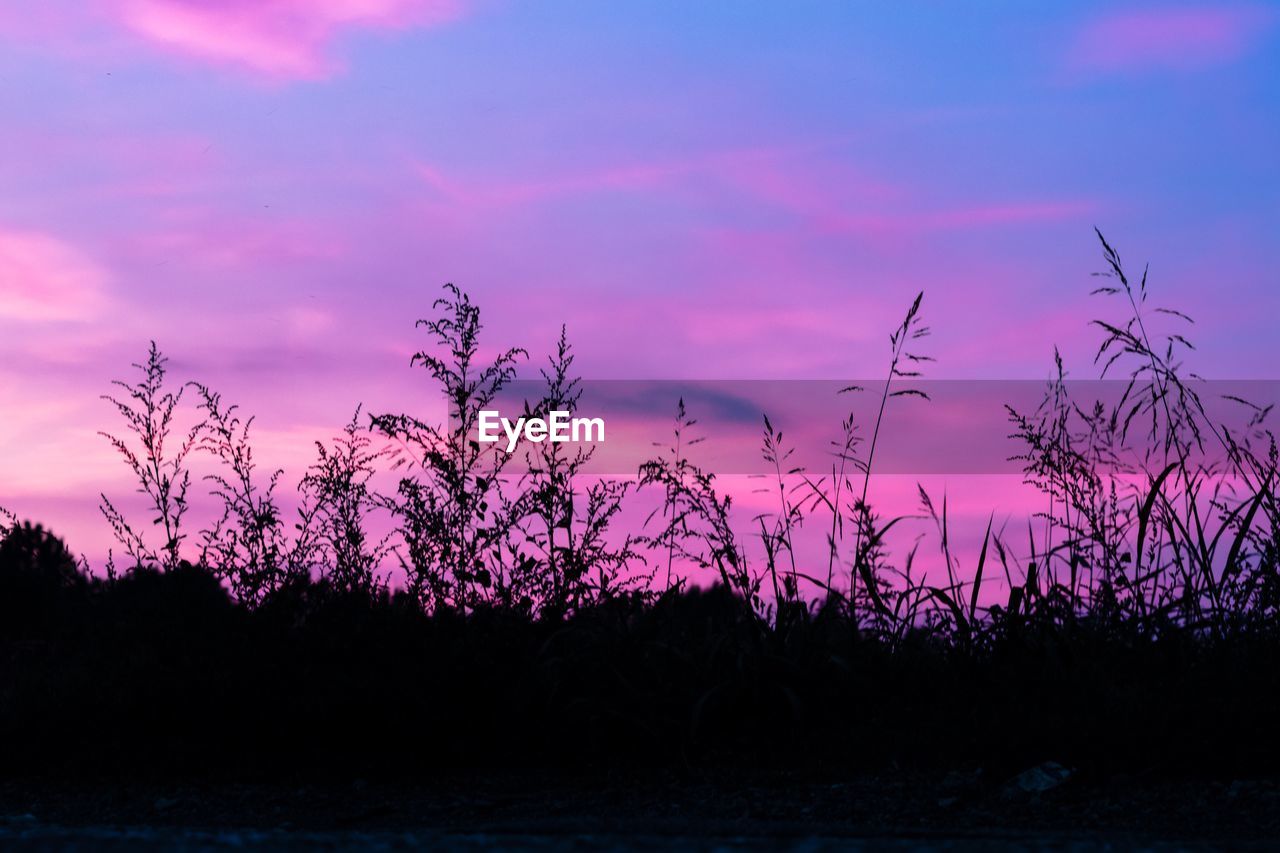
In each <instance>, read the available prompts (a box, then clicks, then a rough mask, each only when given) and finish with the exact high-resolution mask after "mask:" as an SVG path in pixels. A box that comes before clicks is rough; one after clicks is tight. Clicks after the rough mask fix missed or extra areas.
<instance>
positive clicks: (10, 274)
mask: <svg viewBox="0 0 1280 853" xmlns="http://www.w3.org/2000/svg"><path fill="white" fill-rule="evenodd" d="M106 282H107V274H106V272H105V271H104V270H103V269H102V268H101V267H99V266H98V265H97V264H95V263H94V262H93V261H92V260H91V259H90V258H88V257H86V256H85V255H84V254H82V253H81V252H80V251H79V250H78V249H76V248H75V247H74V246H71V245H69V244H67V243H64V242H62V241H61V240H58V239H57V238H54V237H50V236H49V235H47V234H40V233H36V232H30V231H9V230H5V229H3V228H0V320H23V321H47V320H80V319H86V318H88V317H91V316H92V315H93V314H94V313H95V311H96V310H97V309H98V308H99V307H100V305H101V302H102V291H103V288H104V287H105V285H106Z"/></svg>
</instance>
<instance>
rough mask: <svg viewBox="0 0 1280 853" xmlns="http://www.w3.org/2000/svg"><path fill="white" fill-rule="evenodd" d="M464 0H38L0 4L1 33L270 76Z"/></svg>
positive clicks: (450, 13)
mask: <svg viewBox="0 0 1280 853" xmlns="http://www.w3.org/2000/svg"><path fill="white" fill-rule="evenodd" d="M469 2H470V0H218V2H211V0H45V1H44V2H41V3H40V4H39V5H34V7H33V6H32V5H28V4H20V5H23V6H24V8H22V9H21V10H20V11H12V10H6V9H0V34H3V35H5V36H8V37H10V38H13V39H17V40H19V41H21V42H22V43H26V44H36V45H43V46H45V47H50V48H53V49H54V50H56V51H57V52H59V53H62V54H69V55H74V56H88V55H94V54H104V53H112V54H118V53H119V52H120V51H122V50H126V49H134V50H136V48H137V46H138V45H137V43H134V44H132V45H130V44H128V43H127V41H124V40H122V39H121V38H120V36H131V37H133V39H135V40H140V41H141V43H142V44H143V45H146V46H149V47H152V48H155V49H158V50H160V51H163V52H164V53H167V54H170V55H173V56H176V57H180V58H183V59H189V60H194V61H196V62H201V63H210V64H215V65H220V66H224V67H229V68H235V69H238V70H241V71H247V72H249V73H251V74H254V75H256V76H260V77H265V78H269V79H274V80H299V79H315V78H321V77H327V76H330V75H332V74H333V73H334V72H335V71H337V70H339V69H340V68H341V67H342V64H341V62H340V60H339V58H338V57H337V56H336V51H335V44H336V42H338V41H339V40H340V39H341V38H342V37H343V36H344V35H346V34H348V33H350V32H352V31H359V30H375V31H377V30H381V31H389V30H404V29H410V28H414V27H433V26H439V25H442V24H446V23H449V22H451V21H454V20H456V19H458V18H460V17H462V16H463V15H464V14H465V13H466V12H467V10H468V8H469V7H468V4H469Z"/></svg>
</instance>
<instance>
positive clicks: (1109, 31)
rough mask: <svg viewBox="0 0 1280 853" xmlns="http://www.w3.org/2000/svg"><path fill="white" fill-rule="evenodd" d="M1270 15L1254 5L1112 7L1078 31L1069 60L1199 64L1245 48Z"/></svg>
mask: <svg viewBox="0 0 1280 853" xmlns="http://www.w3.org/2000/svg"><path fill="white" fill-rule="evenodd" d="M1271 20H1272V15H1271V14H1270V13H1269V12H1268V11H1266V10H1264V9H1261V8H1259V7H1255V6H1235V7H1230V6H1220V7H1210V6H1204V7H1185V8H1181V9H1148V10H1140V11H1129V12H1113V13H1110V14H1107V15H1104V16H1102V17H1100V18H1097V19H1095V20H1093V21H1092V22H1090V23H1089V24H1087V25H1086V26H1085V27H1084V28H1083V29H1082V30H1081V31H1080V32H1079V34H1078V35H1077V37H1076V39H1075V42H1074V43H1073V44H1072V46H1071V48H1070V50H1069V53H1068V57H1067V63H1068V66H1069V67H1070V68H1072V69H1074V70H1077V71H1081V70H1084V71H1124V70H1148V69H1173V70H1186V69H1197V68H1203V67H1206V66H1211V65H1215V64H1218V63H1223V62H1229V61H1231V60H1234V59H1238V58H1239V57H1241V56H1243V55H1244V54H1246V53H1247V52H1248V51H1249V50H1250V49H1251V48H1252V47H1253V46H1254V45H1255V44H1256V43H1257V41H1258V40H1259V38H1260V36H1261V35H1262V34H1263V33H1264V32H1265V30H1266V29H1267V25H1269V24H1270V23H1271Z"/></svg>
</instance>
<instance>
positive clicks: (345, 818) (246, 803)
mask: <svg viewBox="0 0 1280 853" xmlns="http://www.w3.org/2000/svg"><path fill="white" fill-rule="evenodd" d="M1017 779H1018V777H1015V778H1014V779H1013V780H1010V779H999V780H993V779H987V778H984V776H983V774H982V773H981V772H980V771H974V772H953V773H948V774H943V775H914V774H893V775H884V776H871V777H861V778H856V779H848V780H843V781H831V780H823V781H814V780H812V779H807V780H802V779H799V778H792V777H788V776H786V775H780V774H763V773H760V774H744V773H735V774H720V775H703V776H699V775H695V774H688V775H683V776H680V777H673V776H660V775H654V776H647V777H637V776H627V777H622V776H617V775H610V774H594V775H587V776H564V775H556V776H548V775H539V774H530V773H510V774H501V775H500V774H492V773H487V774H484V775H465V774H459V775H455V776H450V777H448V778H440V779H437V780H434V781H432V782H431V783H428V784H405V783H392V782H385V781H381V782H365V781H355V782H323V783H318V782H315V781H308V782H302V781H298V782H296V783H287V782H281V781H273V782H258V783H231V782H209V781H204V782H199V783H197V782H185V783H161V782H139V781H129V782H123V781H113V780H111V779H105V778H104V779H93V780H88V779H82V780H77V781H74V782H68V781H65V780H53V779H40V778H33V779H24V780H9V781H6V782H4V783H2V784H0V843H2V844H3V846H5V847H6V848H7V849H50V848H52V849H66V850H70V849H95V850H97V849H190V850H203V849H227V848H230V847H237V848H245V847H249V848H255V849H315V848H322V849H323V848H330V847H332V848H334V849H336V848H339V847H366V848H369V849H401V848H406V847H419V848H428V849H431V848H437V849H448V848H453V849H498V848H510V847H517V848H525V849H617V850H623V849H637V850H642V849H666V848H670V847H673V846H676V847H681V848H686V849H804V850H815V849H856V850H876V849H885V850H900V849H946V850H970V849H973V850H978V849H1043V850H1059V849H1062V850H1077V849H1079V850H1089V849H1153V850H1154V849H1187V848H1204V849H1213V848H1216V847H1221V846H1230V847H1233V848H1236V849H1239V848H1241V847H1246V848H1257V849H1273V848H1274V847H1275V846H1276V845H1277V844H1280V780H1275V779H1265V780H1218V781H1197V780H1168V779H1164V780H1155V779H1144V778H1140V777H1139V778H1114V779H1109V780H1105V781H1100V780H1092V781H1090V780H1085V779H1080V778H1078V777H1072V778H1069V779H1067V780H1066V781H1065V782H1062V783H1060V784H1056V785H1055V786H1054V787H1051V788H1049V789H1047V790H1044V791H1028V790H1025V787H1026V786H1025V785H1020V784H1019V783H1018V782H1017ZM1031 787H1034V785H1032V786H1031Z"/></svg>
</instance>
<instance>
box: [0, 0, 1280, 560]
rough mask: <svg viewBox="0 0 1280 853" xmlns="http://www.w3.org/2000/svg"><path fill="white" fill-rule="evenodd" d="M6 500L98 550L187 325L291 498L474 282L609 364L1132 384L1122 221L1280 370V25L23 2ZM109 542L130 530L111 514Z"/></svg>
mask: <svg viewBox="0 0 1280 853" xmlns="http://www.w3.org/2000/svg"><path fill="white" fill-rule="evenodd" d="M0 113H2V114H3V116H4V119H3V121H0V414H2V417H0V505H5V506H8V507H10V508H11V509H14V510H16V511H18V512H19V513H20V514H23V515H34V516H37V517H40V518H43V519H45V520H47V521H48V522H50V523H51V524H53V525H54V526H55V528H57V529H59V530H62V531H68V532H70V533H71V534H72V535H73V539H74V538H76V537H79V541H81V542H88V541H96V540H93V539H92V537H94V536H98V537H99V538H101V536H102V534H103V531H102V529H101V522H100V521H97V520H95V519H94V513H95V512H96V510H95V509H94V507H95V506H96V502H97V496H98V493H99V492H100V491H108V492H111V491H112V490H117V491H118V490H122V489H123V490H127V489H128V485H127V479H126V477H125V472H124V471H123V469H122V466H120V465H119V463H118V462H117V461H116V460H115V459H114V458H113V456H112V453H111V450H110V448H109V446H108V445H107V443H106V441H105V440H104V439H103V438H101V437H100V436H99V435H98V434H97V431H98V430H100V429H104V428H111V427H113V426H114V424H113V422H112V419H111V417H112V410H111V407H110V406H109V404H107V403H105V402H104V401H103V400H102V399H100V396H101V395H102V394H104V393H106V392H107V391H109V382H110V380H111V379H112V378H115V377H121V376H127V375H128V365H129V364H130V363H131V362H134V361H137V360H139V359H140V358H142V357H143V355H144V354H145V349H146V346H147V342H148V341H149V340H152V339H154V340H156V341H157V343H158V344H159V346H160V347H161V348H162V349H163V350H164V351H165V352H166V353H167V354H168V355H169V357H170V359H171V362H170V364H171V367H172V370H173V373H174V376H175V377H176V378H178V379H180V380H186V379H195V380H199V381H202V382H207V383H209V384H211V385H213V386H215V387H216V388H218V389H219V390H221V391H222V392H223V393H224V394H225V395H226V396H227V397H228V398H229V399H232V400H235V401H237V402H239V403H241V404H242V405H243V407H244V409H245V411H247V412H252V413H255V414H256V416H257V421H256V423H255V430H256V433H255V434H256V436H257V441H258V444H259V447H260V454H261V455H262V456H263V458H265V459H268V460H271V464H273V465H274V464H279V465H281V466H284V467H285V468H286V470H287V471H288V472H289V473H290V474H292V475H293V476H294V477H295V478H296V476H297V475H298V474H300V473H301V470H300V469H301V467H302V466H304V465H305V464H306V463H305V460H306V458H308V456H309V455H310V450H311V448H310V442H311V440H312V439H313V438H319V437H325V436H327V435H329V434H331V433H332V432H333V430H334V429H335V428H336V427H338V426H339V425H341V424H342V423H344V422H345V421H346V420H347V419H348V418H349V417H350V415H351V412H352V411H353V409H354V408H355V406H356V405H357V404H360V403H363V404H364V405H365V406H366V407H367V408H371V409H373V410H414V409H415V407H416V406H421V405H427V403H426V402H425V401H427V400H428V399H430V398H431V389H430V388H429V387H428V386H427V385H426V383H425V380H424V378H423V377H422V376H421V375H420V374H419V373H417V372H415V371H412V370H410V369H409V367H408V359H409V356H410V354H411V353H413V352H414V351H415V350H416V349H418V348H419V346H420V345H421V344H422V337H421V333H420V332H415V329H414V327H413V321H414V320H415V319H417V318H419V317H422V316H427V315H429V313H430V306H431V302H432V300H433V299H434V298H435V297H436V296H437V295H438V294H439V292H440V290H439V289H440V286H441V285H442V284H443V283H445V282H450V281H451V282H455V283H457V284H458V285H460V286H462V287H463V288H465V289H466V290H468V291H469V292H470V293H471V294H472V296H473V298H474V299H475V300H476V301H477V302H478V303H479V304H480V305H481V306H482V309H483V312H484V318H485V323H486V332H485V334H486V341H487V342H488V343H489V345H491V346H493V347H499V346H523V347H526V348H528V349H529V350H530V351H531V352H532V353H534V354H535V355H537V356H539V357H540V356H541V354H543V353H545V352H547V351H548V349H549V348H550V347H551V346H552V344H553V342H554V339H555V336H556V334H557V333H558V331H559V328H560V325H561V324H562V323H564V324H567V327H568V333H569V336H570V338H571V340H572V341H573V343H574V344H575V346H576V351H577V355H578V361H577V366H578V367H579V369H580V370H581V372H582V374H583V375H584V376H586V377H588V378H592V379H651V380H652V379H659V380H661V379H838V378H845V377H868V376H878V375H882V374H883V372H884V370H885V360H886V356H887V336H888V332H889V331H890V330H891V329H892V328H893V327H894V326H895V325H896V324H897V323H898V322H899V321H900V319H901V316H902V314H903V312H904V311H905V310H906V308H907V306H908V305H909V304H910V302H911V300H912V299H913V298H914V296H915V294H916V293H917V292H919V291H924V292H925V298H924V301H923V309H922V311H923V316H924V317H925V319H926V320H927V321H928V323H929V325H930V326H931V327H932V329H933V334H932V336H931V337H930V338H929V339H928V351H929V354H930V355H932V356H934V357H935V358H937V362H936V363H934V364H931V365H930V366H929V371H930V376H933V377H939V378H986V379H989V378H997V379H999V378H1019V379H1028V378H1030V379H1035V378H1042V377H1045V376H1047V375H1048V374H1049V372H1050V370H1051V367H1052V356H1053V347H1054V345H1055V344H1056V345H1058V346H1059V347H1060V348H1061V349H1062V352H1063V356H1064V358H1065V360H1066V363H1067V365H1068V367H1069V368H1070V369H1071V371H1072V375H1073V376H1077V377H1079V378H1090V377H1092V376H1094V375H1095V372H1094V368H1093V366H1092V356H1093V352H1094V349H1095V348H1096V346H1097V343H1098V335H1097V333H1096V332H1095V331H1091V330H1090V329H1089V327H1088V325H1087V323H1088V321H1089V319H1090V318H1093V317H1097V316H1108V312H1114V311H1115V306H1113V305H1108V304H1106V303H1103V302H1100V301H1099V299H1098V298H1097V297H1093V298H1091V297H1090V296H1089V291H1090V290H1091V289H1092V288H1093V287H1095V286H1096V285H1097V280H1096V279H1093V278H1091V277H1090V273H1093V272H1095V271H1097V270H1099V269H1100V268H1101V267H1102V260H1101V257H1100V253H1099V251H1098V245H1097V241H1096V238H1095V236H1094V234H1093V228H1094V227H1095V226H1097V227H1098V228H1101V229H1102V231H1103V232H1104V233H1105V234H1106V235H1107V237H1108V239H1110V240H1111V241H1112V242H1113V244H1115V245H1116V246H1117V247H1118V248H1119V249H1120V251H1121V254H1122V255H1123V257H1124V258H1125V259H1126V262H1127V263H1129V264H1130V265H1131V266H1132V267H1133V268H1134V269H1140V268H1141V266H1142V265H1143V264H1144V263H1147V262H1149V263H1150V277H1151V278H1150V281H1151V289H1152V293H1153V296H1152V299H1153V301H1154V302H1155V303H1158V304H1167V305H1170V306H1172V307H1176V308H1178V309H1180V310H1182V311H1185V312H1187V313H1189V314H1191V315H1193V316H1194V317H1195V318H1196V320H1197V321H1198V322H1197V325H1196V326H1195V327H1194V330H1193V334H1192V337H1193V339H1194V341H1195V343H1196V344H1197V346H1198V348H1199V349H1198V351H1197V352H1196V353H1195V354H1194V355H1193V356H1192V361H1193V362H1194V366H1195V368H1196V369H1197V370H1199V371H1200V372H1201V373H1203V374H1204V375H1206V376H1211V377H1218V378H1277V377H1275V375H1274V366H1273V365H1274V356H1273V350H1274V343H1275V331H1274V329H1275V326H1274V322H1275V319H1274V318H1275V317H1276V315H1277V309H1278V308H1280V287H1277V285H1280V281H1278V280H1277V278H1278V276H1277V272H1276V270H1277V269H1278V268H1280V264H1278V263H1277V261H1280V240H1277V239H1276V237H1277V230H1276V229H1277V222H1280V157H1277V155H1276V152H1277V151H1280V4H1250V3H1232V2H1223V3H1213V4H1208V3H1206V4H1200V5H1196V4H1181V3H1169V4H1156V3H1084V2H1081V3H1069V4H1068V3H1057V4H1050V3H1037V4H1027V3H1021V2H989V3H975V4H963V6H962V5H960V4H942V3H880V4H870V3H846V2H808V1H807V0H801V2H787V3H782V2H775V3H761V2H745V0H735V2H727V0H726V2H710V0H708V2H701V3H694V4H691V3H687V2H628V3H601V2H569V0H564V2H555V3H547V2H532V0H529V2H519V1H518V0H221V2H217V3H213V2H197V1H196V0H6V2H5V3H4V4H3V6H2V7H0ZM93 531H96V532H93Z"/></svg>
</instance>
